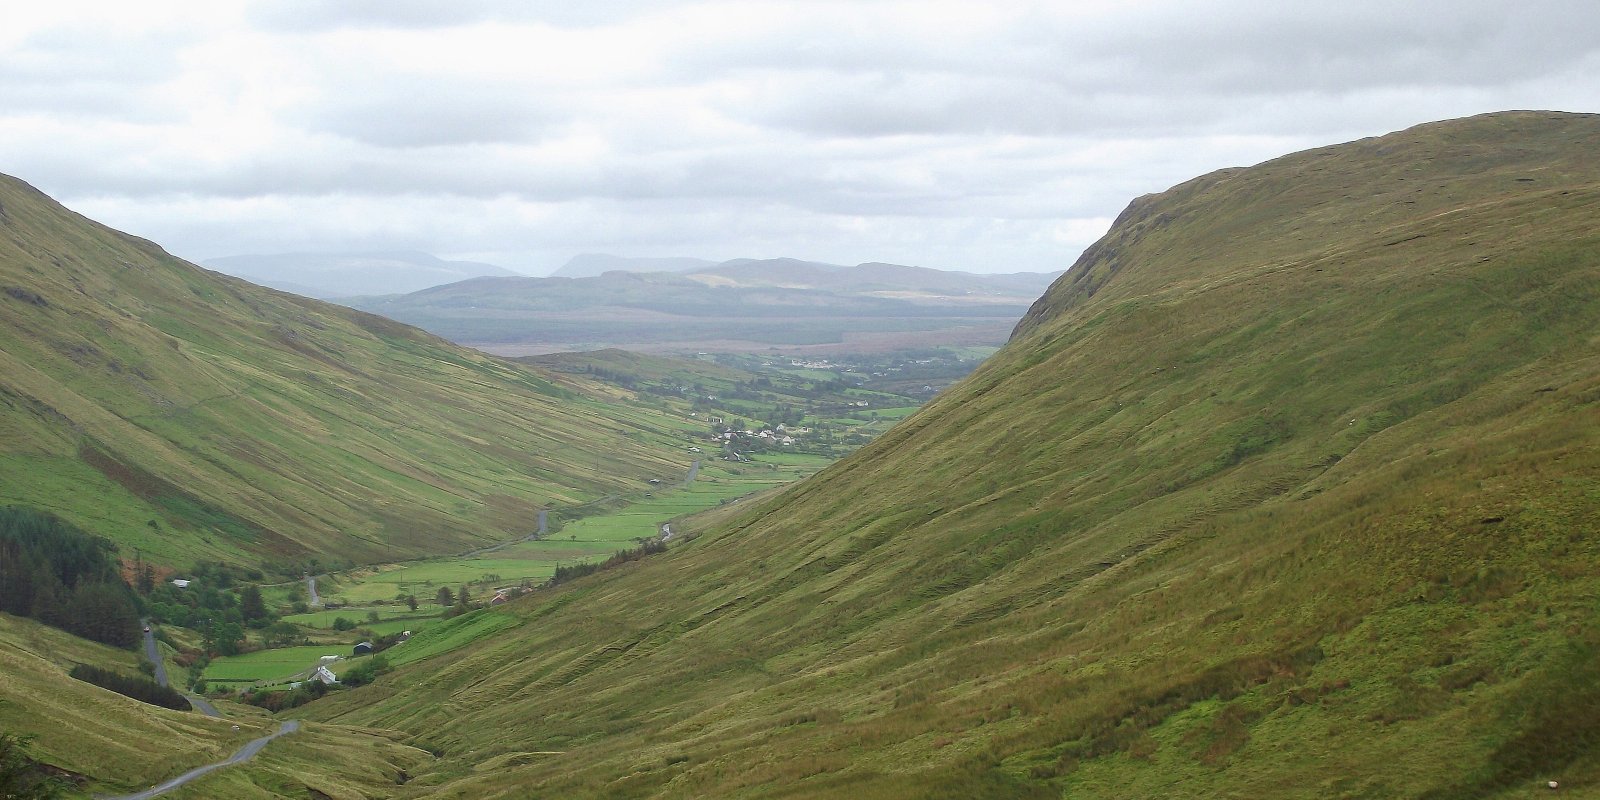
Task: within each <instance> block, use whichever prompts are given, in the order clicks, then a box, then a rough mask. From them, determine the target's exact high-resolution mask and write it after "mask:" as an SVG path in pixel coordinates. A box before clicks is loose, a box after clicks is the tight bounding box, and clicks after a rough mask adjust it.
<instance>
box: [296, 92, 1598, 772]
mask: <svg viewBox="0 0 1600 800" xmlns="http://www.w3.org/2000/svg"><path fill="white" fill-rule="evenodd" d="M1595 141H1600V117H1596V116H1594V115H1563V116H1554V115H1547V114H1515V113H1512V114H1501V115H1491V116H1488V117H1481V118H1473V119H1468V120H1459V121H1454V122H1450V123H1443V124H1440V125H1436V126H1432V127H1427V128H1423V129H1411V130H1408V131H1404V132H1400V133H1396V134H1391V135H1389V136H1386V137H1379V138H1377V139H1374V140H1369V141H1364V142H1361V143H1354V144H1352V145H1338V146H1332V147H1329V148H1319V149H1318V150H1316V151H1307V153H1306V154H1297V155H1296V156H1292V157H1288V158H1287V159H1281V160H1275V161H1273V162H1267V163H1266V164H1265V165H1259V166H1258V167H1254V168H1246V169H1240V170H1236V171H1229V172H1227V173H1222V174H1218V173H1213V174H1212V175H1211V176H1206V177H1205V178H1202V179H1197V180H1196V181H1191V182H1187V183H1185V184H1180V185H1179V187H1175V188H1174V190H1171V191H1169V192H1167V193H1162V194H1160V195H1157V196H1155V197H1152V198H1142V199H1141V200H1140V201H1136V203H1135V206H1134V207H1131V209H1132V210H1131V211H1130V212H1128V213H1125V214H1124V215H1123V217H1122V219H1121V220H1120V221H1119V223H1118V224H1117V225H1116V226H1114V227H1113V229H1112V230H1111V231H1110V232H1109V233H1108V234H1107V236H1106V237H1105V238H1104V239H1102V240H1101V242H1100V243H1098V244H1097V245H1096V247H1094V248H1091V249H1090V252H1088V253H1086V254H1085V257H1084V258H1083V259H1080V262H1079V264H1078V266H1076V267H1074V269H1073V270H1071V271H1069V272H1068V273H1067V274H1066V275H1065V276H1063V277H1062V278H1060V279H1058V281H1057V283H1056V285H1055V286H1054V287H1053V288H1052V289H1051V290H1050V291H1049V292H1048V293H1047V294H1046V295H1045V296H1044V297H1043V298H1041V299H1040V300H1039V302H1038V303H1036V304H1035V305H1034V307H1033V311H1031V312H1030V314H1029V317H1028V318H1027V319H1026V320H1025V323H1024V324H1023V325H1021V326H1019V329H1018V332H1017V334H1016V335H1015V336H1014V337H1013V339H1012V341H1011V342H1010V343H1009V344H1008V345H1007V346H1006V347H1005V348H1003V349H1002V350H1001V352H1000V353H999V354H997V355H996V356H995V357H993V358H991V359H990V360H989V361H988V362H986V363H985V364H984V365H983V366H982V367H980V368H979V370H978V371H977V372H976V373H974V374H973V375H972V376H971V377H970V378H968V379H967V380H965V381H963V382H961V383H959V384H957V385H956V386H954V387H952V388H951V389H949V390H947V391H946V392H945V393H944V394H942V395H941V396H939V397H938V398H936V399H935V400H934V401H932V402H931V403H930V404H929V405H928V406H926V407H925V408H924V409H922V410H921V411H919V412H918V413H916V414H915V415H913V416H911V417H910V418H909V419H907V420H906V421H905V422H904V423H902V424H901V425H899V426H897V427H896V428H894V429H892V430H891V431H890V432H889V433H887V434H885V435H884V436H882V437H880V438H878V439H877V440H875V441H874V442H872V443H871V444H869V445H867V446H865V447H864V448H862V450H860V451H858V452H857V453H856V454H855V455H853V456H851V457H849V458H847V459H845V460H844V461H841V462H839V463H837V464H835V465H833V466H832V467H830V468H828V469H826V470H824V471H823V472H822V473H819V474H818V475H817V476H815V477H814V478H812V479H809V480H807V481H804V482H802V483H800V484H798V485H796V486H794V487H791V488H790V489H788V490H787V491H785V492H783V493H782V494H780V495H778V496H776V497H773V498H768V499H764V500H760V501H755V502H751V503H749V504H741V506H740V507H733V508H726V509H722V510H720V511H718V512H716V513H715V514H714V515H713V516H712V517H709V518H705V519H701V520H697V521H693V522H690V523H685V524H681V525H679V524H675V525H674V531H675V532H676V533H678V536H675V539H676V540H678V544H676V546H674V547H672V548H671V549H669V551H668V552H667V553H665V554H663V555H661V556H657V557H653V558H651V559H646V560H644V561H641V562H637V563H634V564H630V565H628V566H627V567H626V568H624V569H618V570H615V571H613V572H611V573H606V574H601V575H597V576H592V577H591V578H586V579H583V580H581V581H576V582H574V583H573V584H571V585H569V586H567V587H564V588H561V589H557V590H554V591H552V592H549V593H541V594H537V595H535V596H533V597H531V598H528V599H525V600H522V601H519V602H517V603H513V604H510V605H508V606H506V607H502V608H500V609H497V610H494V611H492V612H487V613H492V614H496V615H502V616H504V617H506V618H507V620H508V625H509V626H510V627H508V628H507V629H506V631H505V632H504V633H503V634H502V636H500V637H497V638H496V639H495V640H494V641H485V642H481V643H478V644H475V645H474V646H472V647H469V648H466V649H465V650H463V651H461V652H458V653H454V654H452V656H451V658H450V659H449V661H448V663H446V662H445V661H444V660H442V659H441V660H438V661H436V662H431V663H425V664H423V665H420V666H418V667H414V668H409V669H408V670H401V671H400V672H398V673H396V674H395V675H392V676H390V677H388V678H386V679H383V680H380V681H379V682H378V684H377V685H375V686H374V687H371V688H369V689H362V690H358V691H357V692H352V693H347V694H344V695H341V696H339V697H336V698H331V699H330V700H327V701H323V702H321V703H319V704H317V705H315V706H313V707H311V708H310V709H309V710H308V711H307V714H308V715H309V716H311V717H312V718H315V719H324V720H338V721H341V722H351V723H358V724H367V725H385V726H390V727H396V728H400V729H404V730H406V731H408V732H410V733H411V735H412V736H413V737H414V741H416V742H418V743H422V744H426V745H427V746H429V747H433V748H437V749H439V750H443V751H444V752H445V753H446V754H447V755H446V757H445V758H444V759H442V760H441V763H440V765H439V766H438V767H437V768H436V769H435V770H434V771H433V772H432V773H430V776H429V779H430V780H432V781H435V782H436V783H435V785H436V786H437V789H435V791H437V792H439V793H441V794H447V795H449V794H453V795H455V796H479V797H513V796H522V795H526V794H528V793H529V792H534V793H548V794H552V795H561V796H574V797H579V796H611V797H645V796H659V795H664V794H665V795H671V794H676V795H703V796H730V797H773V796H783V797H807V796H815V797H827V796H838V795H840V794H844V793H848V794H850V795H851V796H854V797H860V798H864V799H865V798H880V797H926V796H948V797H970V796H1019V797H1060V796H1064V795H1065V796H1112V795H1115V796H1163V797H1215V796H1277V797H1307V798H1310V797H1325V796H1412V797H1429V798H1445V797H1530V796H1532V794H1533V793H1535V792H1546V791H1548V790H1547V789H1544V788H1543V781H1545V780H1559V781H1560V782H1561V784H1562V785H1563V786H1565V787H1569V788H1573V787H1575V788H1577V789H1578V790H1580V791H1581V790H1583V788H1584V787H1592V786H1594V785H1597V784H1600V748H1597V747H1596V746H1595V744H1594V743H1595V742H1597V741H1600V714H1597V713H1593V712H1596V711H1600V690H1597V689H1596V688H1595V686H1596V683H1595V678H1596V677H1597V675H1596V669H1595V667H1594V664H1595V663H1600V625H1597V624H1596V623H1595V617H1594V615H1593V609H1594V608H1595V607H1597V604H1600V539H1597V537H1596V536H1594V535H1593V534H1594V532H1595V531H1596V530H1600V504H1596V503H1594V502H1593V498H1594V497H1596V496H1600V420H1597V418H1596V417H1595V415H1594V408H1595V406H1596V404H1597V403H1600V340H1596V339H1595V337H1594V331H1595V330H1600V237H1597V236H1596V234H1595V231H1594V227H1593V221H1594V220H1595V219H1596V218H1597V216H1600V180H1597V178H1596V175H1597V173H1596V172H1595V171H1593V170H1592V169H1590V167H1591V165H1592V158H1593V156H1592V155H1591V153H1592V147H1591V146H1590V145H1592V144H1593V143H1594V142H1595ZM1501 150H1503V151H1505V153H1504V154H1503V155H1497V153H1498V152H1499V151H1501ZM1318 168H1320V171H1318ZM1530 169H1535V170H1536V178H1535V181H1533V182H1532V183H1533V184H1536V185H1532V186H1530V185H1529V184H1530V182H1528V181H1522V180H1519V178H1524V177H1530V175H1529V174H1528V170H1530ZM1419 173H1420V175H1419ZM1305 175H1310V177H1305ZM1423 176H1425V177H1427V181H1426V182H1425V183H1423V184H1422V185H1420V186H1419V185H1417V182H1414V181H1413V180H1412V179H1413V178H1417V177H1423ZM1401 184H1411V185H1409V186H1402V185H1401ZM1372 189H1376V190H1378V191H1377V193H1376V197H1374V196H1371V195H1370V194H1369V193H1368V192H1369V190H1372ZM1419 189H1420V191H1418V190H1419ZM1406 200H1411V201H1413V202H1411V203H1407V202H1405V201H1406ZM1440 210H1443V211H1444V213H1438V212H1439V211H1440ZM1419 234H1420V235H1419ZM444 709H448V711H445V710H444ZM540 752H560V753H561V756H560V757H558V758H543V757H538V758H534V757H529V758H525V759H522V758H519V757H514V758H511V759H508V760H504V761H496V762H495V763H496V764H497V766H498V768H497V769H495V770H493V771H492V772H488V771H482V770H476V769H474V768H473V765H474V764H480V763H487V760H492V759H496V758H499V757H501V756H502V755H503V754H508V753H540ZM519 793H520V794H519Z"/></svg>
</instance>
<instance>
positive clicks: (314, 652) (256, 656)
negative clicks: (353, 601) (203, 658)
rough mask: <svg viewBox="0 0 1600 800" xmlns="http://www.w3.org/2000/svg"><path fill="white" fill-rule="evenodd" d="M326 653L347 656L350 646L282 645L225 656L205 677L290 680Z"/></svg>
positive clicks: (228, 680)
mask: <svg viewBox="0 0 1600 800" xmlns="http://www.w3.org/2000/svg"><path fill="white" fill-rule="evenodd" d="M325 655H327V656H345V657H348V656H349V655H350V647H349V646H348V645H337V644H327V645H308V646H304V647H279V648H277V649H275V650H257V651H256V652H254V653H245V654H243V655H237V656H225V657H222V658H218V659H215V660H213V661H212V662H211V664H210V665H209V666H207V667H206V669H205V672H204V673H202V677H204V678H205V679H206V680H207V681H208V682H213V681H214V682H225V683H250V682H254V681H276V680H287V679H288V678H289V677H290V676H292V675H295V674H296V673H299V672H304V671H306V670H308V669H311V668H313V667H315V666H317V659H319V658H321V657H322V656H325Z"/></svg>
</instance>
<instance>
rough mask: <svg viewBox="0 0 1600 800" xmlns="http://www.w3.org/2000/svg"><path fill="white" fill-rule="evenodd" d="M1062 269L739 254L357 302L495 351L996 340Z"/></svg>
mask: <svg viewBox="0 0 1600 800" xmlns="http://www.w3.org/2000/svg"><path fill="white" fill-rule="evenodd" d="M1053 277H1054V276H1053V275H1049V274H1044V273H1014V274H1008V275H976V274H972V273H966V272H945V271H941V270H934V269H927V268H923V267H907V266H900V265H894V264H860V265H857V266H855V267H842V266H837V265H832V264H819V263H815V262H806V261H797V260H794V259H767V260H753V259H739V260H735V261H728V262H724V263H722V264H719V265H716V266H714V267H708V268H704V269H696V270H692V271H687V272H628V271H613V272H607V273H605V274H602V275H598V276H593V277H581V278H558V277H552V278H476V279H473V280H467V281H462V282H460V283H454V284H450V285H447V286H438V287H434V288H431V289H426V290H423V291H419V292H413V293H411V294H408V295H402V296H398V297H369V298H349V299H347V300H345V301H343V302H347V303H349V304H350V305H351V306H353V307H355V308H359V309H362V310H365V311H370V312H373V313H377V314H382V315H384V316H386V317H390V318H392V319H397V320H400V321H403V322H406V323H408V324H413V325H417V326H419V327H422V328H425V329H427V330H429V331H432V332H434V333H436V334H438V335H440V336H444V337H446V338H448V339H450V340H452V341H457V342H463V343H469V344H472V345H474V346H477V347H480V348H482V349H485V350H488V351H490V352H497V353H504V354H508V355H525V354H529V353H534V354H536V353H538V352H544V351H550V350H568V349H598V348H602V347H621V348H624V349H635V350H648V351H667V352H697V351H701V350H718V351H723V352H756V351H767V350H770V349H775V348H824V349H825V348H828V347H833V348H844V349H863V348H865V349H874V348H876V349H880V350H881V349H898V348H904V347H908V346H932V345H941V344H945V345H967V344H988V345H991V346H992V345H997V344H999V343H1000V342H1001V341H1004V339H1005V336H1006V334H1007V332H1009V331H1010V330H1011V327H1012V325H1013V324H1014V323H1015V321H1016V319H1017V318H1018V317H1020V316H1021V315H1022V313H1023V312H1024V311H1025V310H1026V309H1027V307H1028V306H1029V304H1031V303H1032V302H1033V301H1034V300H1035V299H1036V298H1037V297H1038V296H1039V294H1040V293H1041V292H1043V291H1044V289H1045V288H1046V287H1047V286H1048V285H1049V282H1050V280H1051V279H1052V278H1053Z"/></svg>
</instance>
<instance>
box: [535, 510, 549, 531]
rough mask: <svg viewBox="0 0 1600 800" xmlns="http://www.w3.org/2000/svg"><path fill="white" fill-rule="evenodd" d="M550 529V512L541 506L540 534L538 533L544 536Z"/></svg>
mask: <svg viewBox="0 0 1600 800" xmlns="http://www.w3.org/2000/svg"><path fill="white" fill-rule="evenodd" d="M549 531H550V512H549V511H548V510H546V509H543V508H541V509H539V534H538V535H540V536H543V535H545V534H546V533H548V532H549Z"/></svg>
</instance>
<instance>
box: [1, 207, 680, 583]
mask: <svg viewBox="0 0 1600 800" xmlns="http://www.w3.org/2000/svg"><path fill="white" fill-rule="evenodd" d="M682 431H683V422H682V420H680V419H677V418H674V417H673V416H671V415H667V414H665V413H663V412H656V411H651V410H648V409H644V408H642V407H637V406H634V405H630V404H628V403H626V402H623V401H614V402H603V401H601V400H599V399H596V398H595V397H592V396H590V395H588V394H585V393H583V392H582V391H578V390H575V389H574V388H573V387H571V386H568V385H558V384H557V383H555V382H553V381H552V379H551V377H550V376H548V375H547V374H545V373H543V372H541V371H539V370H537V369H534V368H531V367H528V366H524V365H518V364H514V363H511V362H508V361H502V360H499V359H496V358H493V357H490V356H486V355H484V354H482V353H479V352H476V351H472V350H466V349H463V348H459V347H456V346H454V345H451V344H449V343H448V342H445V341H443V340H441V339H439V338H436V337H434V336H431V335H429V334H426V333H423V332H422V331H419V330H416V329H414V328H409V327H407V326H404V325H401V324H398V323H395V322H391V321H389V320H386V319H382V318H379V317H375V316H372V315H370V314H364V313H361V312H357V311H352V310H350V309H348V308H344V307H341V306H334V305H329V304H325V303H321V302H318V301H314V300H308V299H305V298H302V297H296V296H293V295H288V294H284V293H281V292H277V291H273V290H270V289H263V288H260V287H257V286H253V285H251V284H248V283H245V282H244V281H241V280H237V279H234V278H229V277H226V276H223V275H220V274H217V273H214V272H209V271H206V270H203V269H200V268H198V267H195V266H194V265H191V264H188V263H186V262H183V261H181V260H179V259H176V258H173V257H172V256H170V255H168V254H167V253H165V252H164V251H162V250H161V249H160V248H159V247H157V246H155V245H154V244H151V243H150V242H147V241H144V240H141V239H137V238H135V237H132V236H128V235H125V234H121V233H118V232H116V231H113V230H110V229H107V228H105V227H102V226H100V225H97V224H95V223H93V222H91V221H89V220H87V219H84V218H83V217H80V216H78V215H77V214H74V213H72V212H71V211H68V210H67V209H65V208H63V207H61V206H60V205H58V204H56V203H55V202H54V201H52V200H50V199H49V198H47V197H45V196H44V195H42V194H40V193H39V192H37V191H36V190H34V189H33V188H32V187H29V186H28V185H26V184H24V183H23V182H21V181H19V180H16V179H14V178H9V177H7V178H0V504H20V505H26V506H32V507H36V508H39V509H42V510H46V511H50V512H53V513H55V514H57V515H59V516H62V517H64V518H66V519H68V520H69V521H71V522H73V523H75V524H77V525H78V526H79V527H82V528H84V529H85V530H88V531H91V532H94V533H97V534H100V535H103V536H106V537H108V538H111V539H112V540H114V541H116V542H117V543H118V544H119V545H120V546H121V547H122V551H123V555H124V556H125V557H127V558H129V559H131V558H132V557H134V556H135V554H136V553H142V556H143V558H144V559H146V560H148V561H154V562H156V563H158V564H164V565H168V566H187V565H188V564H190V563H192V562H193V561H194V560H196V559H199V558H207V559H225V560H228V561H231V562H234V563H247V564H254V563H261V564H264V565H266V566H268V567H270V568H287V567H288V566H290V565H293V564H299V563H301V562H304V561H307V560H309V559H313V558H317V559H321V560H322V561H323V562H324V563H328V562H331V561H343V562H371V561H379V560H384V561H388V560H394V559H397V558H405V557H408V556H418V555H424V554H438V553H449V552H459V551H462V550H466V549H469V548H471V547H474V546H479V545H482V544H484V543H488V542H494V541H499V540H504V539H508V538H511V537H513V536H515V535H520V534H521V533H525V532H527V531H528V530H529V529H530V526H531V525H532V524H533V523H532V522H531V520H532V519H533V518H534V516H535V514H536V511H537V509H538V508H540V507H544V506H550V505H563V504H570V503H578V502H583V501H586V500H591V499H594V498H596V497H600V496H603V495H606V494H609V493H611V492H614V491H616V490H617V489H619V488H620V487H623V486H632V485H636V484H637V482H638V481H639V480H642V479H643V478H645V477H648V476H652V475H657V474H661V473H663V472H667V473H670V472H674V471H681V470H683V469H687V461H686V460H685V459H684V458H683V456H682V452H681V451H682V438H683V436H682Z"/></svg>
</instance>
